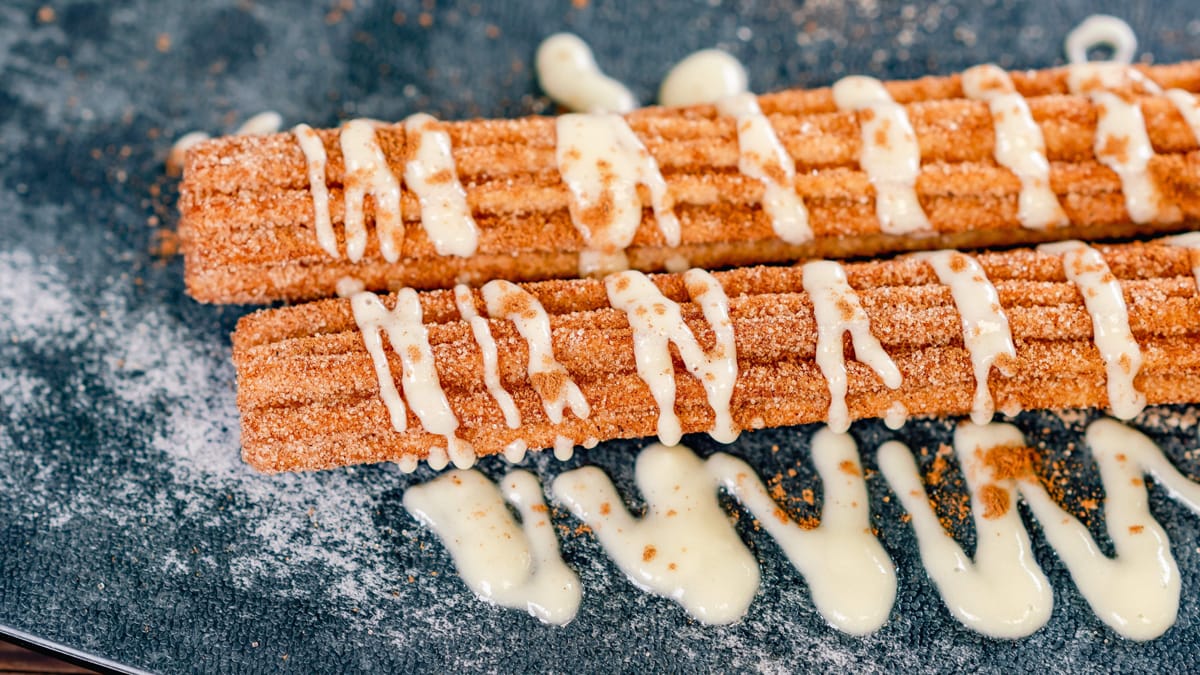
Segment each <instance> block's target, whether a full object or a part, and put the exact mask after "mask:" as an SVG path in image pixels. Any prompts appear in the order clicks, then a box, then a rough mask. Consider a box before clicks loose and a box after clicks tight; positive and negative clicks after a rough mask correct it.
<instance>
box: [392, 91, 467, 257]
mask: <svg viewBox="0 0 1200 675" xmlns="http://www.w3.org/2000/svg"><path fill="white" fill-rule="evenodd" d="M404 134H405V138H406V140H407V142H408V144H409V145H410V146H412V147H414V148H415V149H414V150H413V155H412V159H410V160H408V162H407V163H405V165H404V184H405V185H407V186H408V188H409V189H410V190H412V191H413V193H414V194H416V195H417V201H418V203H420V205H421V226H422V227H423V228H424V230H425V234H426V235H427V236H428V237H429V241H430V242H432V243H433V249H434V250H435V251H437V252H438V255H457V256H463V257H465V256H469V255H474V253H475V250H476V249H477V248H478V246H479V227H478V226H476V224H475V219H474V218H472V217H471V208H470V207H469V206H467V192H466V190H464V189H463V186H462V183H461V182H459V180H458V168H457V167H456V166H455V164H454V154H453V153H452V151H451V149H450V134H448V133H446V132H445V131H442V130H441V129H439V128H438V127H437V120H436V119H434V118H433V117H432V116H430V115H426V114H425V113H417V114H415V115H411V116H409V117H408V119H406V120H404Z"/></svg>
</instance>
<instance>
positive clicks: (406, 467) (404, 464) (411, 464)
mask: <svg viewBox="0 0 1200 675" xmlns="http://www.w3.org/2000/svg"><path fill="white" fill-rule="evenodd" d="M418 461H419V460H417V456H416V455H404V456H402V457H401V458H400V459H399V460H397V461H396V466H398V467H400V473H412V472H414V471H416V470H417V462H418Z"/></svg>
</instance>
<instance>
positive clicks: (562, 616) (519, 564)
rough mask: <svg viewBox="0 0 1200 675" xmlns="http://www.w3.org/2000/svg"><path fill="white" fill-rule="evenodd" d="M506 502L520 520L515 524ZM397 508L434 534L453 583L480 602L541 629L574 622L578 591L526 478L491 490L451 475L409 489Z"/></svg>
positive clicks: (479, 480) (487, 484)
mask: <svg viewBox="0 0 1200 675" xmlns="http://www.w3.org/2000/svg"><path fill="white" fill-rule="evenodd" d="M501 490H503V494H502V493H501ZM506 501H507V502H508V503H509V504H512V505H513V506H514V507H515V508H516V509H517V511H518V512H519V513H520V515H521V524H520V525H518V524H517V522H516V520H515V519H514V518H513V516H512V515H511V514H510V513H509V511H508V509H507V508H506V506H505V502H506ZM404 507H405V508H406V509H408V511H409V513H411V514H412V515H413V516H414V517H415V518H417V520H419V521H421V522H422V523H424V524H425V525H427V526H428V527H429V528H430V529H431V530H433V532H434V533H435V534H437V536H438V538H439V539H441V541H442V543H443V544H444V545H445V547H446V549H447V550H448V551H449V552H450V556H451V557H452V558H453V559H454V566H455V568H456V569H457V570H458V574H459V576H460V577H462V579H463V581H464V582H466V584H467V586H468V587H469V588H470V589H471V591H473V592H474V593H475V595H477V596H478V597H480V598H481V599H483V600H485V601H488V602H493V603H495V604H497V605H500V606H503V607H512V608H515V609H524V610H526V611H527V612H529V613H530V614H531V615H532V616H535V617H537V618H538V619H540V620H541V621H544V622H546V623H552V624H558V625H565V624H567V623H570V621H571V620H572V619H574V618H575V613H576V611H577V610H578V609H579V602H580V600H581V598H582V594H583V591H582V587H581V586H580V584H579V577H578V576H577V575H576V574H575V573H574V572H573V571H571V569H570V568H569V567H567V566H566V564H565V563H563V560H562V555H561V554H560V553H559V549H558V540H557V538H556V537H555V536H554V527H553V525H552V524H551V522H550V519H549V515H548V509H547V508H546V503H545V501H543V499H542V489H541V485H539V484H538V481H537V479H536V478H535V477H534V476H533V474H531V473H529V472H527V471H513V472H510V473H509V474H508V475H507V476H505V477H504V478H503V480H501V481H500V488H499V489H498V488H497V486H496V485H495V484H493V483H492V482H491V481H489V480H488V479H487V478H485V477H484V476H483V474H481V473H479V472H478V471H451V472H449V473H447V474H445V475H443V476H440V477H438V478H435V479H434V480H432V481H430V482H428V483H425V484H423V485H417V486H414V487H411V488H409V489H408V490H407V491H406V492H405V493H404Z"/></svg>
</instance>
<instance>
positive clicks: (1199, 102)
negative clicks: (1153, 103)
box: [1165, 89, 1200, 143]
mask: <svg viewBox="0 0 1200 675" xmlns="http://www.w3.org/2000/svg"><path fill="white" fill-rule="evenodd" d="M1165 96H1166V97H1167V98H1168V99H1170V101H1171V103H1173V104H1175V107H1176V108H1177V109H1178V110H1179V114H1180V115H1181V116H1183V121H1184V122H1187V125H1188V126H1189V127H1190V128H1191V129H1192V135H1193V136H1195V137H1196V142H1197V143H1200V96H1196V95H1195V94H1193V93H1192V92H1190V91H1185V90H1183V89H1168V90H1167V92H1166V94H1165Z"/></svg>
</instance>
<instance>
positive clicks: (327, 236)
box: [292, 124, 338, 257]
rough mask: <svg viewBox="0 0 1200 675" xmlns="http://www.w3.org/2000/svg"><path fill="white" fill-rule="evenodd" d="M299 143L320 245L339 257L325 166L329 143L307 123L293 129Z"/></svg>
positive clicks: (327, 251)
mask: <svg viewBox="0 0 1200 675" xmlns="http://www.w3.org/2000/svg"><path fill="white" fill-rule="evenodd" d="M292 135H293V136H295V138H296V144H297V145H299V146H300V151H301V152H303V153H304V161H305V169H306V171H307V173H308V191H309V192H310V193H311V194H312V205H313V225H314V227H315V228H316V232H317V243H318V244H320V246H321V248H323V249H325V252H326V253H328V254H329V255H331V256H334V257H337V255H338V247H337V236H336V235H335V234H334V233H333V223H332V222H331V221H330V218H329V187H328V186H327V185H326V184H325V166H326V164H328V158H327V157H326V155H325V144H324V143H322V142H321V137H320V136H319V135H318V134H317V132H316V130H314V129H313V128H312V127H310V126H308V125H307V124H297V125H296V126H295V127H293V128H292Z"/></svg>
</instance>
